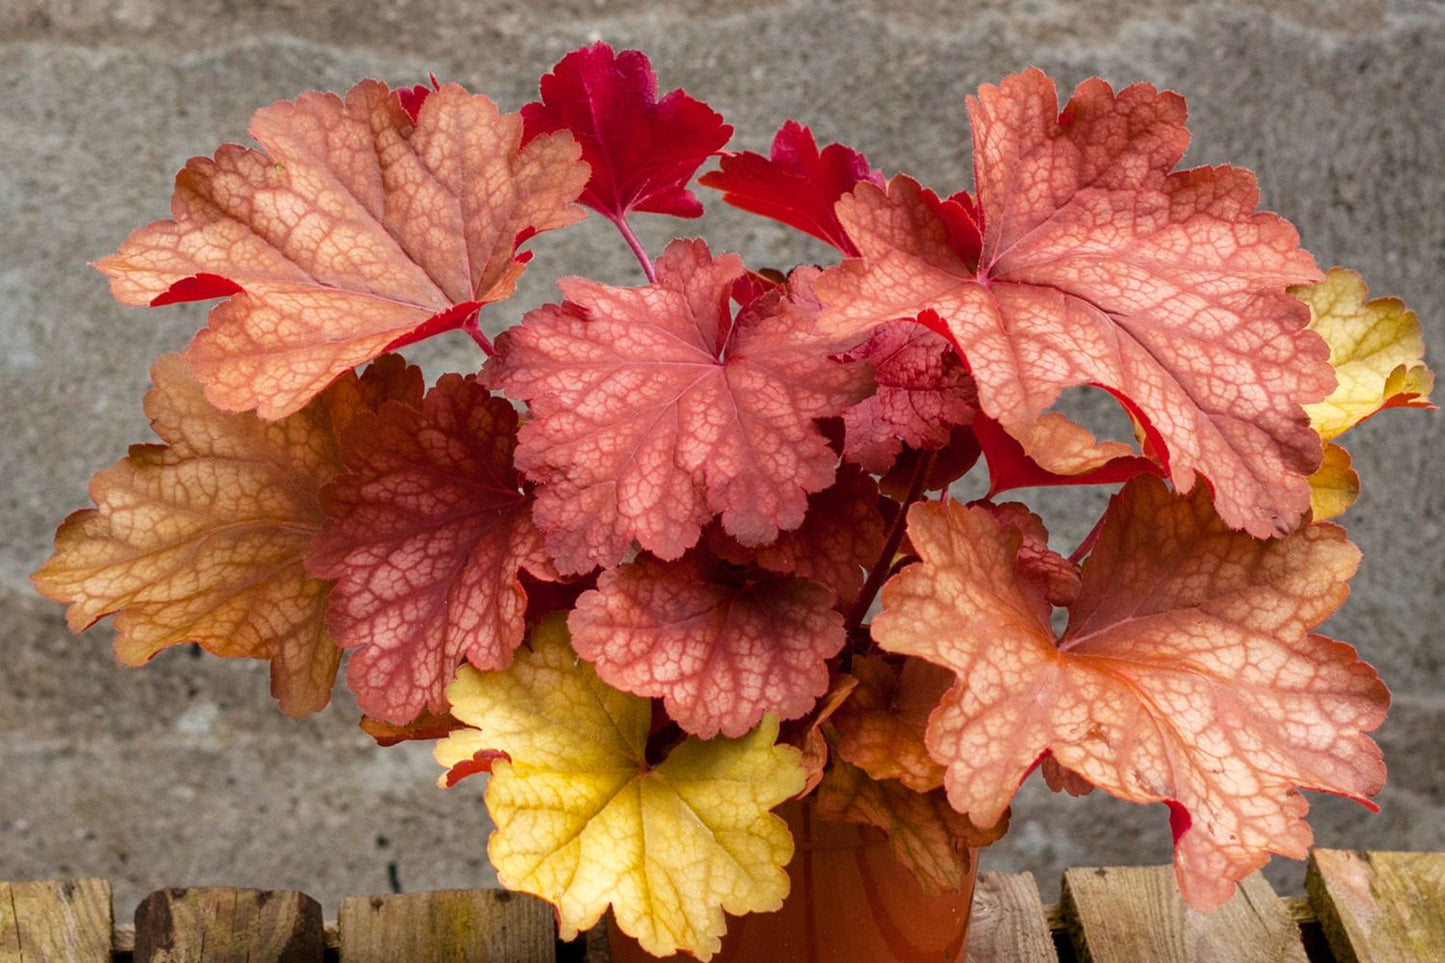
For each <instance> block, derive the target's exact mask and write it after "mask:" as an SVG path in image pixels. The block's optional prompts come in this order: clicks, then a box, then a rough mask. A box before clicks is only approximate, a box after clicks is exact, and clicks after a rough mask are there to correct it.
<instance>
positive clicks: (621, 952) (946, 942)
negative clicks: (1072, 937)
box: [608, 801, 978, 963]
mask: <svg viewBox="0 0 1445 963" xmlns="http://www.w3.org/2000/svg"><path fill="white" fill-rule="evenodd" d="M809 803H810V801H804V802H803V803H788V804H786V805H784V806H782V807H781V808H779V809H778V814H779V815H781V816H783V817H784V818H785V819H786V820H787V821H788V828H789V829H791V830H792V831H793V839H794V840H795V843H796V847H797V848H796V850H795V851H794V854H793V861H792V862H791V863H790V864H789V865H788V876H789V877H790V878H791V880H792V889H791V891H790V892H789V894H788V898H787V899H786V900H784V901H783V908H782V909H780V910H778V911H777V912H776V913H749V914H748V915H746V916H742V917H737V916H729V917H728V920H727V922H728V931H727V935H726V936H724V937H723V942H722V950H721V951H720V952H719V953H718V954H717V955H716V956H714V957H713V963H757V961H769V963H774V961H775V963H957V961H961V960H962V959H963V956H964V953H963V947H964V941H965V940H966V939H967V936H968V920H969V909H970V906H971V904H972V902H973V887H974V881H975V874H976V873H977V868H978V853H977V851H976V850H975V851H974V852H972V853H971V854H970V855H971V856H972V866H973V868H974V869H973V872H970V873H969V875H968V877H967V878H966V879H965V880H964V881H963V886H962V887H960V888H959V889H958V890H957V891H955V892H950V893H944V894H943V895H941V896H930V895H928V894H927V893H925V892H924V891H923V889H922V888H921V887H920V886H919V885H918V882H917V880H916V879H915V878H914V876H913V873H912V872H911V871H910V870H909V869H908V868H907V867H905V866H902V865H901V864H899V862H898V861H897V860H895V859H894V858H893V854H892V852H890V851H889V849H888V840H887V838H886V837H885V836H884V835H883V834H882V833H881V832H879V831H878V830H876V829H872V828H871V827H867V826H854V825H851V824H848V823H836V822H830V821H825V820H820V819H817V818H815V817H814V816H813V812H812V806H811V805H810V804H809ZM608 935H609V937H610V940H609V943H610V947H611V950H612V959H613V963H651V961H653V960H654V959H656V957H653V956H650V955H648V954H647V953H646V952H644V951H643V949H642V948H641V947H640V946H638V945H637V942H636V941H635V940H633V939H632V938H631V937H629V936H627V935H626V934H625V933H623V932H621V931H620V930H619V929H618V928H617V926H616V924H615V923H613V922H612V921H611V919H610V918H609V920H608ZM667 959H670V960H680V961H686V960H692V959H693V958H692V957H690V956H684V955H681V954H679V955H677V956H671V957H667Z"/></svg>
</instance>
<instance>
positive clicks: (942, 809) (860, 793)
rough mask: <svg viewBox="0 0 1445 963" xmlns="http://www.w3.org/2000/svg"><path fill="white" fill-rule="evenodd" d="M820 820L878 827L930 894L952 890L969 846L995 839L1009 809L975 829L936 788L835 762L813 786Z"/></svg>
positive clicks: (968, 859)
mask: <svg viewBox="0 0 1445 963" xmlns="http://www.w3.org/2000/svg"><path fill="white" fill-rule="evenodd" d="M817 798H818V803H817V806H818V809H817V817H818V818H819V819H831V820H835V821H837V822H848V823H858V824H860V825H864V826H873V827H876V828H878V829H881V830H882V831H883V832H884V833H885V834H886V835H887V836H888V848H889V849H890V850H891V851H892V853H893V856H894V858H895V859H897V860H898V862H900V863H901V864H903V865H904V866H907V867H908V868H909V870H911V871H912V873H913V875H914V876H915V877H916V878H917V880H918V882H919V885H920V886H922V888H923V890H924V892H926V893H928V894H929V895H941V894H943V893H947V892H956V891H957V890H958V889H959V888H960V887H962V886H963V883H964V880H965V879H966V878H967V877H968V875H969V873H970V872H972V870H973V861H974V859H975V858H976V856H975V853H974V852H973V851H974V850H977V849H980V848H982V847H984V846H987V845H989V844H990V843H993V842H997V841H998V840H999V839H1000V838H1002V837H1003V834H1004V833H1005V832H1006V831H1007V830H1008V813H1007V812H1005V814H1004V816H1003V818H1001V819H1000V820H999V821H998V822H997V823H996V824H995V825H993V826H991V827H987V828H985V829H979V828H978V827H977V826H975V825H973V823H971V822H969V821H968V817H967V816H963V815H961V814H959V813H957V812H955V811H954V809H953V808H952V807H951V806H949V804H948V799H947V797H946V796H945V795H944V793H943V791H942V790H941V789H934V790H931V791H928V792H915V791H914V790H912V789H909V788H908V787H907V786H905V785H904V784H902V783H900V782H898V781H897V780H894V779H883V780H877V779H873V778H870V777H869V775H868V774H867V773H865V772H864V771H863V770H862V769H859V768H857V767H855V766H850V765H848V763H846V762H843V761H841V760H840V761H838V762H835V763H834V764H833V767H832V768H831V769H829V770H828V774H827V775H826V776H824V777H823V781H822V782H821V783H820V784H819V785H818V797H817Z"/></svg>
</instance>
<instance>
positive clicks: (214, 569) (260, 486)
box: [33, 355, 414, 717]
mask: <svg viewBox="0 0 1445 963" xmlns="http://www.w3.org/2000/svg"><path fill="white" fill-rule="evenodd" d="M374 367H377V366H374ZM379 367H380V369H381V372H380V373H379V374H378V376H377V377H375V378H371V377H369V376H370V372H368V376H364V377H363V379H362V380H363V381H367V380H391V379H393V378H394V379H395V381H396V383H397V384H398V385H400V386H401V387H400V388H399V389H397V390H400V391H402V392H404V388H405V385H408V384H412V383H414V381H413V379H412V377H411V376H410V374H409V373H408V372H407V370H406V369H405V367H404V366H399V365H398V364H395V363H389V364H387V365H383V366H379ZM151 378H152V381H153V382H154V384H155V387H154V388H153V389H152V390H151V391H150V392H149V393H148V394H147V395H146V413H147V414H148V415H149V416H150V419H151V425H152V427H153V428H154V430H155V432H156V434H157V435H158V436H160V438H161V440H162V441H164V442H165V443H166V444H161V445H133V446H132V447H131V449H130V454H129V455H128V456H127V457H126V458H124V459H122V460H121V461H119V462H117V463H116V464H115V465H114V466H113V467H111V468H108V469H106V470H105V471H102V472H99V473H98V474H97V475H96V476H95V479H94V480H93V481H92V482H91V486H90V495H91V498H92V499H93V500H94V501H95V505H96V507H95V508H90V509H84V510H82V511H78V512H76V513H74V514H73V515H71V516H70V517H69V518H68V519H66V521H65V523H64V524H63V525H61V527H60V530H59V531H58V532H57V533H56V536H55V549H56V550H55V554H54V555H53V556H52V557H51V558H50V559H49V560H48V561H46V563H45V564H44V565H42V566H41V567H40V568H39V570H37V571H36V572H35V574H34V576H33V578H34V580H35V584H36V586H37V587H38V588H39V589H40V591H41V592H42V593H43V594H45V595H46V596H48V597H50V598H52V599H55V600H56V601H59V602H68V603H70V609H69V611H68V612H67V619H68V621H69V624H70V627H71V629H72V630H74V631H77V632H78V631H80V630H82V629H84V628H86V627H87V626H89V625H92V624H93V623H95V622H96V621H97V620H99V619H100V618H102V617H103V616H105V615H109V614H111V613H116V619H115V627H116V631H117V633H118V634H117V636H116V640H115V651H116V656H117V657H118V658H119V659H120V661H122V662H124V663H125V664H127V665H142V664H144V663H145V662H148V661H149V660H150V659H151V658H153V657H154V656H155V655H156V654H157V653H159V652H160V651H161V650H162V649H165V648H167V647H169V646H172V645H179V644H181V643H184V642H196V643H199V644H200V646H201V647H202V648H204V649H205V650H206V651H208V652H212V653H214V654H216V655H221V656H231V657H245V658H252V659H268V660H270V661H271V693H272V695H273V696H275V697H276V699H277V700H278V701H279V702H280V705H281V709H282V711H283V712H285V713H286V714H287V715H290V716H294V717H299V716H304V715H306V714H307V713H310V712H316V711H319V710H320V709H322V708H323V707H324V706H325V705H326V703H327V702H328V701H329V699H330V698H331V686H332V681H333V680H334V679H335V676H336V669H337V665H338V664H339V662H340V659H341V650H340V649H338V648H337V647H336V646H335V645H334V644H333V643H332V641H331V639H330V637H329V636H328V635H327V632H326V626H325V608H326V595H327V591H328V590H329V588H330V585H329V584H328V583H326V582H323V581H321V580H319V579H317V578H314V577H312V576H311V575H310V574H308V573H307V571H306V568H305V566H304V564H303V559H304V557H305V555H306V550H307V547H308V546H309V545H310V542H311V539H312V538H313V537H314V536H315V534H316V532H317V531H318V530H319V528H320V526H321V509H320V506H319V504H318V492H319V491H320V489H321V486H322V485H323V484H324V483H325V482H326V481H327V480H329V479H330V478H331V477H332V476H333V475H334V474H335V473H336V472H337V471H339V470H340V468H341V462H340V458H339V455H338V452H337V441H336V438H335V434H334V430H333V418H332V412H331V408H330V407H329V405H328V402H334V403H335V404H336V407H337V408H338V410H350V406H351V404H352V403H354V400H355V399H358V398H361V397H366V396H372V397H375V396H379V395H386V394H388V393H390V392H389V390H388V389H386V388H384V387H366V388H362V387H360V386H359V385H358V384H357V380H356V377H355V376H354V375H348V376H347V377H345V378H343V379H342V381H340V382H338V384H337V387H336V388H335V389H333V390H332V391H330V392H328V393H327V395H324V396H323V397H322V398H320V399H318V400H317V401H316V402H314V403H312V404H311V405H308V406H307V407H305V408H303V409H302V410H301V411H299V412H297V413H296V414H294V415H291V416H290V417H288V418H286V419H284V420H282V421H277V422H266V421H262V420H260V419H258V418H256V417H255V416H254V415H250V414H234V413H230V412H223V411H218V410H217V409H216V408H214V407H212V406H211V405H210V404H209V403H207V401H206V399H205V397H204V396H203V395H202V392H201V388H200V386H199V385H198V384H197V383H196V382H195V381H194V380H192V378H191V376H190V373H189V372H188V371H187V369H186V363H185V361H184V360H183V359H182V358H181V357H180V356H179V355H165V356H163V357H161V358H160V359H159V360H158V361H157V362H156V364H155V366H154V367H153V368H152V370H151Z"/></svg>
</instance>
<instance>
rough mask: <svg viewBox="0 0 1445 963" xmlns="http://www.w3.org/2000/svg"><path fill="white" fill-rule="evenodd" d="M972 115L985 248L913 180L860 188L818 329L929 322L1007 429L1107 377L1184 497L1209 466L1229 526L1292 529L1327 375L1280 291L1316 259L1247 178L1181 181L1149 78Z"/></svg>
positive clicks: (1203, 176) (1191, 173)
mask: <svg viewBox="0 0 1445 963" xmlns="http://www.w3.org/2000/svg"><path fill="white" fill-rule="evenodd" d="M969 114H970V117H971V119H972V129H973V137H974V163H975V173H976V182H977V184H978V212H979V215H980V216H979V218H978V219H979V220H981V221H982V227H983V234H982V240H981V246H980V247H979V248H978V249H977V251H975V250H974V248H973V247H972V244H971V238H969V237H966V236H964V234H961V233H960V231H959V229H958V225H957V224H955V223H954V221H958V222H959V223H963V221H964V220H965V219H964V218H963V217H962V215H960V216H959V217H957V218H954V219H953V220H950V219H948V218H946V217H944V216H942V215H941V214H940V213H939V208H938V203H937V202H936V201H934V200H930V197H929V196H928V195H927V193H926V192H925V191H924V190H923V189H922V188H921V187H920V186H919V185H918V184H917V183H916V182H914V181H913V180H911V179H909V178H907V177H904V176H902V175H900V176H898V177H895V178H894V179H893V180H892V181H891V182H890V183H889V184H888V187H887V189H886V190H883V189H879V188H877V187H874V186H873V185H871V184H860V185H859V186H858V188H856V189H855V191H854V192H853V194H852V195H850V196H849V197H847V198H844V199H843V200H842V201H840V202H839V205H838V216H839V220H840V221H841V223H842V224H843V227H844V228H845V229H846V230H847V232H848V236H849V237H850V238H852V240H853V241H854V243H855V244H856V245H857V247H858V249H859V251H860V252H861V254H862V257H861V259H858V260H853V261H847V262H845V263H844V264H842V265H840V266H838V267H836V268H832V269H830V270H828V271H827V272H825V273H824V274H823V276H822V277H821V278H819V280H818V282H817V291H818V295H819V296H820V297H821V298H822V299H823V301H824V303H825V304H826V305H827V308H826V310H825V311H824V312H823V314H822V316H821V317H820V319H819V323H820V325H821V326H822V327H823V328H824V329H826V330H828V331H830V332H831V333H832V334H834V335H836V336H838V337H840V338H841V337H848V336H852V337H855V338H856V337H859V336H861V335H863V334H865V333H866V332H868V331H869V330H871V329H872V328H874V327H876V326H878V325H879V324H883V323H885V322H888V321H892V320H895V319H898V318H911V317H918V316H919V315H920V313H921V312H924V311H927V310H932V311H935V312H937V313H938V315H940V316H941V317H942V318H943V319H944V321H945V322H946V326H947V330H948V331H949V333H950V334H951V335H952V337H953V339H954V341H955V342H956V344H957V346H958V347H959V349H960V351H961V352H962V353H963V355H964V357H965V359H966V360H967V362H968V364H969V366H970V368H971V370H972V373H973V377H974V379H975V381H976V382H977V384H978V392H979V402H980V405H981V407H982V409H983V411H984V413H985V414H987V415H988V416H990V417H991V418H994V419H996V420H997V421H998V422H999V423H1000V424H1002V425H1003V426H1004V427H1005V428H1006V429H1010V430H1012V429H1015V428H1018V427H1021V426H1026V425H1030V424H1032V423H1033V422H1035V421H1037V420H1038V418H1039V415H1040V414H1041V413H1042V412H1043V411H1044V410H1046V409H1047V408H1048V407H1049V406H1050V405H1051V404H1052V403H1053V401H1054V399H1055V398H1056V397H1057V396H1058V394H1059V392H1060V390H1061V389H1063V388H1067V387H1072V386H1077V385H1086V384H1094V385H1098V386H1100V387H1103V388H1106V389H1107V390H1109V391H1111V392H1112V393H1114V394H1115V395H1116V396H1117V397H1119V398H1120V400H1121V402H1122V403H1124V404H1126V406H1128V407H1129V408H1130V414H1131V415H1134V416H1136V418H1137V419H1140V420H1141V421H1142V423H1143V426H1144V427H1145V429H1146V430H1147V431H1151V432H1155V433H1157V436H1158V439H1159V441H1160V444H1162V445H1163V447H1164V449H1165V450H1164V451H1161V452H1159V453H1158V454H1159V456H1160V459H1161V461H1163V462H1165V463H1166V464H1167V465H1168V466H1169V470H1170V477H1171V479H1172V480H1173V482H1174V484H1175V486H1176V487H1177V488H1178V489H1180V490H1181V491H1183V490H1188V489H1190V488H1192V487H1193V484H1194V477H1195V475H1196V473H1202V474H1203V475H1204V476H1205V477H1207V478H1208V480H1209V483H1210V485H1211V487H1212V488H1213V490H1214V494H1215V500H1216V504H1217V505H1218V508H1219V512H1220V516H1221V517H1222V518H1223V519H1224V520H1225V521H1226V522H1228V523H1229V524H1230V525H1231V526H1232V527H1236V528H1245V529H1247V530H1248V531H1250V532H1251V533H1253V534H1256V535H1261V536H1269V535H1276V534H1281V533H1285V532H1289V531H1291V530H1293V529H1294V527H1295V526H1296V525H1297V524H1298V523H1299V521H1300V519H1301V517H1302V516H1303V515H1304V512H1305V510H1306V509H1307V508H1308V506H1309V485H1308V483H1307V482H1306V480H1305V478H1306V476H1308V475H1309V474H1310V472H1312V471H1314V470H1315V468H1317V467H1318V466H1319V457H1320V450H1319V442H1318V440H1317V439H1316V438H1315V437H1313V432H1312V431H1310V430H1309V427H1308V422H1307V419H1306V417H1305V415H1304V412H1303V410H1302V406H1303V405H1305V404H1308V403H1311V402H1315V401H1318V400H1319V399H1321V398H1323V397H1324V396H1325V395H1326V394H1328V393H1329V391H1330V387H1331V385H1332V383H1333V382H1332V379H1331V372H1330V370H1329V366H1328V363H1327V361H1326V349H1325V346H1324V345H1323V344H1322V343H1321V341H1320V339H1319V337H1318V336H1316V335H1315V334H1313V333H1312V332H1309V331H1308V330H1306V324H1307V322H1308V318H1307V317H1306V312H1305V311H1303V310H1301V308H1300V306H1299V302H1298V301H1297V300H1296V299H1295V298H1292V297H1291V296H1290V295H1289V294H1288V293H1287V287H1288V286H1289V285H1293V284H1299V283H1302V282H1308V281H1312V280H1314V279H1316V278H1317V277H1318V273H1317V271H1316V269H1315V267H1314V262H1313V260H1312V259H1311V258H1310V256H1309V255H1308V254H1307V253H1305V252H1304V251H1302V250H1300V249H1299V246H1298V237H1297V235H1296V233H1295V231H1294V229H1293V228H1292V227H1291V226H1290V225H1289V224H1288V223H1286V222H1285V221H1284V220H1282V219H1281V218H1279V217H1277V216H1276V215H1273V214H1268V213H1259V212H1256V211H1255V206H1256V204H1257V203H1258V199H1259V195H1258V190H1257V188H1256V186H1255V181H1254V176H1253V175H1252V174H1250V173H1248V172H1247V171H1243V170H1239V169H1236V168H1229V167H1215V168H1198V169H1194V170H1186V171H1174V170H1173V168H1174V166H1175V164H1176V163H1177V162H1178V161H1179V159H1180V157H1181V155H1182V154H1183V152H1184V148H1185V145H1186V144H1187V142H1188V134H1187V132H1186V131H1185V129H1184V126H1183V122H1184V103H1183V100H1182V99H1180V98H1179V97H1178V96H1176V95H1174V94H1170V93H1160V92H1158V91H1156V90H1155V89H1154V88H1152V87H1150V86H1147V85H1135V86H1132V87H1128V88H1126V89H1125V90H1123V91H1120V92H1119V93H1118V94H1115V93H1114V91H1113V90H1111V89H1110V88H1109V86H1108V85H1107V84H1105V83H1104V82H1103V81H1100V80H1090V81H1086V82H1085V83H1084V84H1082V85H1080V87H1079V88H1078V90H1076V91H1075V93H1074V96H1073V97H1072V98H1071V99H1070V100H1069V102H1068V104H1067V105H1065V107H1064V110H1063V112H1062V113H1059V112H1058V108H1057V100H1056V94H1055V90H1054V86H1053V83H1052V82H1051V81H1050V80H1049V79H1048V78H1047V77H1045V76H1044V75H1043V74H1042V73H1040V72H1039V71H1037V70H1029V71H1026V72H1024V73H1022V74H1019V75H1016V76H1013V77H1010V78H1008V79H1006V80H1005V81H1004V82H1003V83H1002V84H1001V85H999V86H998V87H992V86H988V87H984V88H983V89H982V90H981V91H980V92H979V95H978V97H977V98H975V99H971V100H970V101H969Z"/></svg>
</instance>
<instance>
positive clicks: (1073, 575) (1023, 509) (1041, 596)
mask: <svg viewBox="0 0 1445 963" xmlns="http://www.w3.org/2000/svg"><path fill="white" fill-rule="evenodd" d="M983 507H984V508H986V509H987V510H988V511H989V513H990V514H992V515H993V520H994V521H995V522H997V523H998V524H999V525H1000V526H1003V525H1007V526H1010V527H1012V528H1014V529H1016V530H1017V531H1018V533H1019V534H1020V535H1022V536H1023V541H1022V542H1021V543H1020V544H1019V554H1018V563H1017V565H1016V566H1015V569H1016V571H1017V572H1018V577H1019V580H1020V581H1021V582H1023V583H1024V584H1025V585H1027V586H1029V587H1031V588H1032V589H1033V590H1034V591H1035V592H1036V593H1037V596H1038V600H1039V605H1040V609H1039V611H1040V612H1041V613H1042V614H1043V615H1044V617H1045V618H1047V617H1048V615H1049V613H1050V612H1052V611H1053V608H1054V606H1068V605H1072V604H1074V600H1075V599H1077V598H1078V597H1079V589H1080V587H1081V585H1082V582H1081V580H1080V578H1079V567H1078V566H1077V565H1075V564H1074V563H1073V562H1071V561H1069V560H1068V559H1066V558H1064V557H1063V556H1062V555H1060V554H1059V553H1058V552H1055V551H1054V550H1053V549H1051V548H1049V533H1048V530H1047V529H1045V528H1044V520H1043V519H1042V518H1039V516H1037V515H1035V514H1034V513H1033V512H1031V511H1029V509H1028V506H1026V505H1023V504H1020V503H1019V502H997V503H995V502H987V503H985V504H984V506H983Z"/></svg>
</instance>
